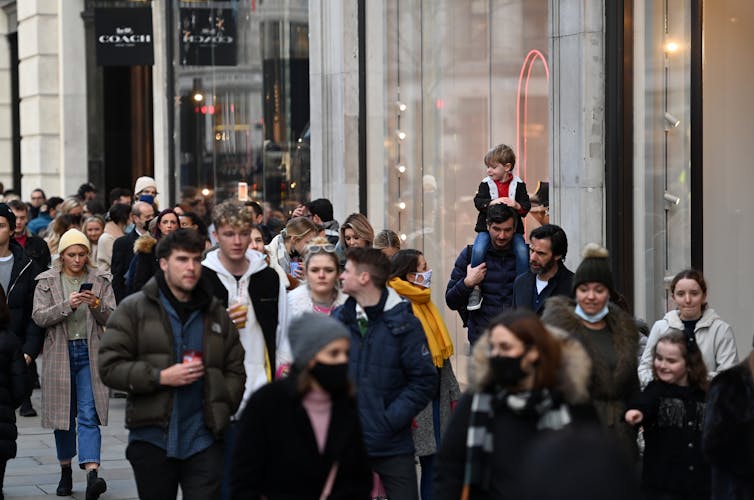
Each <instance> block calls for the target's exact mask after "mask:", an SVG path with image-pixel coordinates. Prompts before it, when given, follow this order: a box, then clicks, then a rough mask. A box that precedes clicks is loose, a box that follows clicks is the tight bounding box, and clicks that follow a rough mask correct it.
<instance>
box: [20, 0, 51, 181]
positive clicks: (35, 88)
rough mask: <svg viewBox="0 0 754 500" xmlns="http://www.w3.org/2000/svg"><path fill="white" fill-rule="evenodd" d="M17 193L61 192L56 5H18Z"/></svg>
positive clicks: (46, 1)
mask: <svg viewBox="0 0 754 500" xmlns="http://www.w3.org/2000/svg"><path fill="white" fill-rule="evenodd" d="M17 8H18V59H19V62H18V80H19V81H18V83H19V97H20V100H21V102H20V113H21V123H20V126H21V170H22V172H23V178H22V181H21V192H22V193H28V192H30V191H31V190H32V189H34V188H37V187H41V188H42V189H44V190H45V192H46V193H48V196H52V195H54V194H62V193H61V185H60V166H61V157H60V148H61V142H60V98H59V95H58V84H59V80H58V3H57V2H56V1H55V0H29V1H26V2H18V3H17Z"/></svg>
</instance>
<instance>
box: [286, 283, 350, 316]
mask: <svg viewBox="0 0 754 500" xmlns="http://www.w3.org/2000/svg"><path fill="white" fill-rule="evenodd" d="M347 298H348V295H346V294H345V293H343V292H341V291H340V290H338V296H337V297H335V302H333V307H338V306H340V305H343V304H344V303H345V301H346V299H347ZM312 311H313V304H312V296H311V295H310V294H309V286H308V285H307V284H306V283H304V284H303V285H302V286H300V287H298V288H296V289H295V290H291V291H290V292H288V320H289V321H290V320H292V319H293V318H297V317H298V316H301V315H302V314H304V313H306V312H312Z"/></svg>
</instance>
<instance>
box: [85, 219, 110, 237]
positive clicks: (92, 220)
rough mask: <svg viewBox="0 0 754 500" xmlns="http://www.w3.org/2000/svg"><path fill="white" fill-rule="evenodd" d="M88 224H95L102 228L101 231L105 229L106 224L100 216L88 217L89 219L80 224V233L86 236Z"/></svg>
mask: <svg viewBox="0 0 754 500" xmlns="http://www.w3.org/2000/svg"><path fill="white" fill-rule="evenodd" d="M90 222H96V223H97V224H99V225H100V226H102V230H103V231H104V229H105V224H107V223H106V222H105V218H104V217H102V216H101V215H90V216H89V217H87V218H86V219H85V220H84V222H82V223H81V232H82V233H84V234H86V225H87V224H89V223H90Z"/></svg>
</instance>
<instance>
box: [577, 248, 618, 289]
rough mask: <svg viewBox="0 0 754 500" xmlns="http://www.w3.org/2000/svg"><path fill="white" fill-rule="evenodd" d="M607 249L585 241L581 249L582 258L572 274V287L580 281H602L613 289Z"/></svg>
mask: <svg viewBox="0 0 754 500" xmlns="http://www.w3.org/2000/svg"><path fill="white" fill-rule="evenodd" d="M609 255H610V254H609V253H608V251H607V249H606V248H604V247H601V246H599V245H598V244H596V243H587V245H586V246H585V247H584V249H583V250H582V251H581V256H582V257H583V259H584V260H582V261H581V264H579V268H578V269H576V272H575V273H574V274H573V289H574V290H576V288H578V286H579V285H581V284H582V283H593V282H596V283H602V284H603V285H605V286H606V287H607V288H609V289H610V291H611V292H612V291H613V273H612V272H611V271H610V263H609V262H608V256H609Z"/></svg>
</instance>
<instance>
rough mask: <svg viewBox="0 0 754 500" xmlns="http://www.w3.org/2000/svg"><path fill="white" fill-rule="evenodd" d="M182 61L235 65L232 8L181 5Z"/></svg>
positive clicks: (183, 62)
mask: <svg viewBox="0 0 754 500" xmlns="http://www.w3.org/2000/svg"><path fill="white" fill-rule="evenodd" d="M180 57H181V65H182V66H235V65H236V19H235V13H234V11H233V9H214V8H212V9H207V8H204V9H201V8H193V7H182V8H181V54H180Z"/></svg>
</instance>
